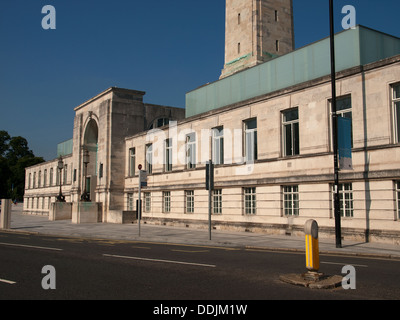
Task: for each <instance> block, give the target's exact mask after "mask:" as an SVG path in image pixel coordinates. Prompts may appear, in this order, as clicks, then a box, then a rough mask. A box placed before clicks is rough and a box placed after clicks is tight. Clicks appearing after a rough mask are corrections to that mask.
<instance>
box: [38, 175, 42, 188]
mask: <svg viewBox="0 0 400 320" xmlns="http://www.w3.org/2000/svg"><path fill="white" fill-rule="evenodd" d="M41 183H42V171H39V175H38V188H40V187H41V186H42V185H41Z"/></svg>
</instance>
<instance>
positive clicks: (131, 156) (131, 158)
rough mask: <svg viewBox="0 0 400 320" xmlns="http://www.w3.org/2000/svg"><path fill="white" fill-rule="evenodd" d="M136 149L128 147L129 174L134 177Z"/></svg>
mask: <svg viewBox="0 0 400 320" xmlns="http://www.w3.org/2000/svg"><path fill="white" fill-rule="evenodd" d="M135 170H136V149H135V148H131V149H129V176H130V177H134V176H135V173H136V171H135Z"/></svg>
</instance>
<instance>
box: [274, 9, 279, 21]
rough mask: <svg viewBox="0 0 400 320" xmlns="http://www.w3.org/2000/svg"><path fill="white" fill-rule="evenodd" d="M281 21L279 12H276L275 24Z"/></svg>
mask: <svg viewBox="0 0 400 320" xmlns="http://www.w3.org/2000/svg"><path fill="white" fill-rule="evenodd" d="M278 21H279V13H278V10H275V22H278Z"/></svg>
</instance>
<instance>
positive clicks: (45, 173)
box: [43, 169, 47, 187]
mask: <svg viewBox="0 0 400 320" xmlns="http://www.w3.org/2000/svg"><path fill="white" fill-rule="evenodd" d="M46 186H47V169H44V175H43V187H46Z"/></svg>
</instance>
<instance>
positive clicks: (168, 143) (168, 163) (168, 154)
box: [164, 139, 172, 172]
mask: <svg viewBox="0 0 400 320" xmlns="http://www.w3.org/2000/svg"><path fill="white" fill-rule="evenodd" d="M164 161H165V162H164V171H165V172H170V171H172V139H167V140H165V160H164Z"/></svg>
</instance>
